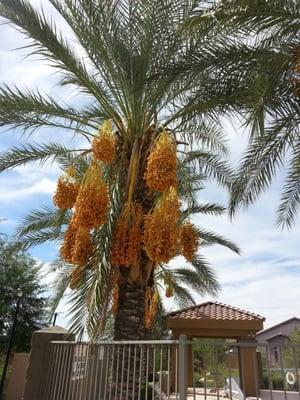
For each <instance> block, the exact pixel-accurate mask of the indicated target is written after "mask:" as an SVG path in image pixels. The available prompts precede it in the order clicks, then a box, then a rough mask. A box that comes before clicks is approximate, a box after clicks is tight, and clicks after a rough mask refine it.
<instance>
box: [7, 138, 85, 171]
mask: <svg viewBox="0 0 300 400" xmlns="http://www.w3.org/2000/svg"><path fill="white" fill-rule="evenodd" d="M85 152H86V150H81V149H68V148H67V147H65V146H63V145H61V144H59V143H55V142H52V143H46V144H38V143H32V144H27V145H23V146H20V147H12V148H11V149H10V150H9V151H7V152H5V153H0V172H3V171H6V170H8V169H12V168H15V167H17V166H19V165H26V164H27V163H29V162H33V161H39V163H40V165H43V164H44V163H45V162H46V161H48V160H51V161H52V162H54V161H56V160H57V159H60V158H61V157H62V156H66V154H68V153H72V154H76V153H79V154H77V155H76V156H77V157H78V155H80V153H85Z"/></svg>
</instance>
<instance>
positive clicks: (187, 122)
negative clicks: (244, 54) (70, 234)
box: [0, 0, 238, 339]
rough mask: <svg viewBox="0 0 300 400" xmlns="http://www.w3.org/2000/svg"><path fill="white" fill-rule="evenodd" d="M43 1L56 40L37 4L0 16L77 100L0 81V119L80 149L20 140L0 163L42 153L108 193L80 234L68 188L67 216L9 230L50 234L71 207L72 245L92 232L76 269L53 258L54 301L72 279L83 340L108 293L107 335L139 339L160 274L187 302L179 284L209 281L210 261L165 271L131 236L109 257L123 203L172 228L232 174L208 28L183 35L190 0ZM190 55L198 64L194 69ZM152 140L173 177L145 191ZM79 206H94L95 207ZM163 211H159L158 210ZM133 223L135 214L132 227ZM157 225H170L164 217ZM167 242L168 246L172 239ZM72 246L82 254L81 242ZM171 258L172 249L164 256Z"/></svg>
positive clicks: (2, 3) (10, 8) (39, 218)
mask: <svg viewBox="0 0 300 400" xmlns="http://www.w3.org/2000/svg"><path fill="white" fill-rule="evenodd" d="M49 3H50V4H51V5H52V6H53V7H54V9H55V10H56V12H58V13H59V14H60V16H61V17H62V18H63V19H64V21H65V23H66V24H67V25H68V27H69V28H70V29H71V31H72V33H73V36H74V39H73V40H71V41H68V40H67V39H66V38H65V37H64V36H63V34H62V33H61V31H60V29H59V28H58V27H57V25H56V23H55V22H54V20H53V19H52V20H50V19H47V17H46V15H45V13H44V12H43V11H37V10H36V9H34V7H32V5H31V4H30V3H29V2H28V1H26V0H0V15H1V16H3V17H4V18H6V19H7V20H8V21H9V22H10V23H11V24H12V25H13V26H14V27H16V29H18V30H19V31H21V32H22V33H23V34H24V35H25V36H26V37H28V38H29V39H30V41H29V44H28V46H27V49H29V50H30V49H31V52H30V54H32V55H39V56H41V57H43V58H44V59H46V60H47V61H48V62H49V63H50V64H51V65H52V67H53V68H54V69H55V70H56V71H59V74H58V79H59V83H60V84H61V85H63V86H65V85H68V86H71V87H72V88H73V89H75V90H76V93H77V94H78V96H77V97H78V98H79V97H80V96H82V101H81V102H80V104H83V105H81V107H78V106H77V107H76V106H75V105H72V104H67V105H66V104H63V103H62V102H61V101H59V100H58V99H57V98H55V97H53V96H50V95H46V94H42V93H41V92H40V91H34V90H31V89H27V90H20V89H18V88H16V87H7V86H3V87H2V88H1V89H0V126H6V127H10V128H18V129H21V130H22V131H26V132H27V133H28V134H29V136H30V135H31V134H33V133H34V132H35V131H36V129H39V128H43V127H48V128H54V129H61V130H64V131H65V132H66V133H67V134H70V135H76V136H77V137H78V138H79V141H80V143H82V145H80V146H78V148H71V147H69V146H67V145H65V144H63V141H62V142H50V143H38V144H36V143H32V142H29V143H28V144H27V145H24V146H20V147H15V148H13V149H11V150H10V151H8V152H6V153H5V154H2V155H1V159H0V170H1V171H5V170H7V169H11V168H14V167H16V166H18V165H24V164H26V163H28V162H32V161H40V162H42V163H43V162H45V161H47V160H51V161H52V162H57V163H58V164H59V165H60V166H61V167H62V168H63V169H67V170H68V171H69V168H70V167H72V168H73V171H75V172H74V173H75V175H76V179H75V178H74V179H75V181H76V185H77V182H80V189H79V192H80V190H81V191H82V192H83V191H84V190H85V189H86V188H87V187H88V188H89V187H90V186H89V185H90V184H91V182H93V184H94V180H93V179H94V178H93V179H92V178H91V176H92V174H95V175H93V177H94V176H97V179H98V178H99V176H100V174H102V177H101V178H99V180H100V181H101V190H102V192H103V193H104V194H106V191H108V194H109V212H108V213H107V215H106V219H105V223H101V224H99V225H97V226H92V228H93V229H92V230H91V226H89V227H88V228H86V227H84V229H83V224H87V223H89V224H90V221H89V220H88V219H86V218H82V219H81V220H80V224H79V223H78V220H79V218H78V209H79V205H78V204H79V198H80V195H78V196H77V200H76V204H75V213H74V212H73V210H71V209H66V208H63V209H59V210H56V209H55V210H54V209H52V208H44V209H42V210H37V211H34V212H32V213H31V214H30V215H29V216H27V217H26V221H25V223H24V224H23V226H22V228H20V230H19V235H20V236H22V238H23V241H24V242H25V244H26V243H27V244H28V245H32V244H39V243H43V242H45V241H49V240H53V241H60V240H61V239H62V237H63V236H64V234H65V231H66V227H67V226H68V229H69V228H70V227H71V223H70V221H71V220H72V216H73V217H74V215H75V214H76V213H77V214H76V217H77V219H76V218H75V217H74V218H73V221H74V220H76V221H75V222H76V224H75V222H74V226H75V225H76V229H77V231H76V232H77V233H76V243H77V239H78V237H79V236H78V232H79V231H80V232H81V233H82V232H84V233H85V234H87V236H86V237H87V239H88V240H89V239H90V235H92V246H91V250H90V251H89V253H88V254H87V255H86V261H85V263H84V265H79V261H78V262H77V263H76V262H74V261H72V263H73V264H76V265H75V266H74V265H73V264H72V265H69V264H66V263H65V262H64V261H63V260H61V259H60V260H59V261H58V263H59V265H60V271H59V273H60V278H59V279H58V287H57V296H56V298H57V299H59V298H60V296H61V295H62V293H64V291H65V289H66V287H67V286H68V284H69V283H70V279H71V281H72V284H73V286H75V290H74V291H73V295H72V307H71V312H72V314H73V327H74V328H77V329H78V328H79V327H81V326H82V324H83V321H84V325H85V326H86V327H87V329H88V331H89V332H90V334H91V335H92V336H94V337H95V336H97V334H98V333H99V331H100V330H101V329H102V328H103V326H104V325H105V321H106V318H107V315H108V311H109V310H110V308H111V302H112V293H114V294H116V297H117V302H116V305H117V307H116V315H115V321H116V322H115V339H141V338H143V337H144V334H145V318H144V315H145V307H146V305H145V304H146V303H145V300H144V299H145V298H146V296H147V293H148V294H149V293H150V296H152V297H151V298H153V297H154V295H155V285H158V284H159V279H163V280H164V281H166V280H167V282H168V284H169V285H170V284H171V285H172V287H173V289H174V290H175V294H176V295H177V296H178V297H179V298H182V299H183V298H185V299H186V298H188V299H189V301H192V298H191V297H190V296H189V294H188V291H186V290H185V289H184V288H182V287H181V286H180V284H179V282H184V283H188V284H190V283H193V286H194V288H197V289H201V290H206V291H209V292H212V291H213V292H214V291H215V290H216V289H217V284H216V282H215V279H214V277H213V275H212V273H211V271H210V269H209V268H208V267H207V265H206V262H205V260H204V259H202V258H201V257H199V256H196V255H194V256H193V257H192V258H191V257H190V261H191V267H190V268H189V269H186V270H183V269H179V270H178V269H177V270H172V269H167V265H166V264H167V261H168V260H167V261H166V260H165V259H162V260H155V259H153V258H154V257H153V256H151V255H149V248H147V246H146V245H145V243H144V241H145V240H144V239H143V241H140V242H139V248H138V253H139V257H138V262H136V263H132V264H130V265H127V266H125V265H122V264H120V265H112V263H111V251H112V246H113V245H114V243H115V242H114V241H115V237H116V236H115V235H116V232H117V228H118V223H119V221H120V219H121V218H122V217H123V215H124V213H125V211H126V212H127V211H128V209H130V210H132V208H133V209H134V210H135V208H134V207H136V206H139V209H141V210H142V213H143V215H146V216H147V217H146V218H148V221H149V219H150V218H151V217H152V216H153V214H154V210H156V209H158V208H159V207H162V205H164V204H166V205H167V206H168V207H169V208H168V210H169V211H170V214H172V215H173V213H174V215H175V214H176V221H175V222H176V224H175V225H172V226H173V228H174V229H175V231H176V235H177V232H178V235H179V232H181V230H180V229H181V227H182V226H183V225H182V224H183V223H184V221H186V220H187V219H188V218H189V216H190V215H192V214H193V213H199V212H200V213H201V212H202V213H217V214H218V213H222V212H223V211H224V210H223V208H222V207H220V206H218V205H201V204H200V205H199V204H197V201H196V194H197V192H198V191H199V189H201V188H202V187H203V180H204V179H215V180H216V181H217V182H218V183H219V184H221V185H223V186H224V187H225V188H229V187H230V185H231V181H232V174H231V171H230V168H229V167H228V165H227V163H226V161H224V155H225V153H226V151H225V148H224V144H223V142H222V135H221V133H220V129H219V127H218V121H219V119H218V117H219V115H220V114H221V113H222V112H224V111H226V110H227V109H228V107H229V106H227V101H226V98H225V97H226V96H224V93H223V89H224V87H223V84H222V82H221V83H219V84H218V81H217V79H216V75H215V73H214V65H215V64H216V58H217V57H218V46H216V53H214V47H213V37H211V34H210V31H209V30H207V31H206V32H204V31H203V32H202V35H201V36H199V38H198V39H197V40H195V39H194V37H192V36H191V35H189V34H186V32H185V24H186V21H187V20H188V19H189V18H190V17H191V16H192V15H193V14H194V12H195V10H197V8H198V6H199V4H200V3H201V1H189V0H180V1H176V2H174V1H171V0H159V1H158V0H154V1H153V0H143V1H138V2H136V1H131V0H128V1H119V0H102V1H95V0H65V1H59V0H49ZM75 40H76V47H75V48H74V45H73V43H74V42H75ZM199 63H202V64H201V65H202V70H201V71H200V73H199V68H198V66H199ZM195 65H197V69H196V68H195ZM77 104H78V103H77ZM228 104H230V102H229V101H228ZM105 121H106V122H105ZM103 123H104V125H105V126H106V128H107V127H109V129H108V128H107V129H108V130H109V135H108V136H106V139H108V140H111V142H110V144H111V145H112V144H113V146H114V147H113V149H112V150H115V151H116V156H115V157H114V159H113V160H111V161H112V163H110V164H109V163H106V162H103V159H101V158H100V160H98V159H97V160H96V155H95V154H96V153H95V150H94V149H93V145H94V143H95V140H98V139H99V138H100V136H101V134H102V133H103V129H104V128H103V126H104V125H102V124H103ZM100 126H102V128H101V129H100V136H99V127H100ZM101 132H102V133H101ZM105 132H106V133H107V131H105ZM162 137H164V139H165V140H167V142H168V143H169V149H170V148H172V149H175V157H176V171H175V173H176V174H177V175H176V179H175V180H176V182H173V184H172V185H175V186H176V190H175V189H174V188H173V189H172V188H170V187H169V188H168V189H167V190H166V191H165V192H164V193H161V191H160V190H152V189H151V188H149V185H147V183H146V181H145V179H144V176H145V173H146V171H147V168H148V164H149V157H150V155H151V154H152V152H153V149H154V148H155V146H156V145H157V143H158V142H159V140H160V138H162ZM172 151H173V150H172ZM111 154H112V153H110V154H108V156H109V157H110V156H111ZM168 160H169V159H168ZM105 161H107V160H105ZM163 166H164V165H163ZM160 167H161V165H160ZM173 172H174V171H173ZM69 177H70V176H69ZM162 178H165V176H162ZM72 179H73V177H72ZM72 182H73V181H72ZM73 184H74V185H75V183H72V185H73ZM96 189H97V190H96V191H95V192H94V194H95V196H96V197H97V198H98V197H99V196H100V195H101V196H102V195H103V196H104V194H103V193H102V192H101V193H100V186H97V187H96ZM171 191H172V196H173V199H174V198H176V197H177V196H178V197H179V199H180V201H181V209H180V213H179V212H178V215H177V208H176V207H175V209H172V207H171V206H170V203H168V201H169V200H168V199H169V197H168V196H169V194H170V193H171ZM80 193H81V192H80ZM170 196H171V195H170ZM81 199H82V197H81ZM103 199H104V197H103V198H101V199H100V200H101V201H102V200H103ZM93 201H95V199H94V197H93V196H90V197H88V198H85V201H81V203H80V204H81V210H84V211H86V209H85V208H86V207H87V202H88V203H92V204H94V203H93ZM103 204H104V200H103V203H101V206H103ZM77 206H78V207H77ZM90 210H92V212H96V213H98V214H99V212H100V209H98V208H97V207H96V208H95V207H92V208H90ZM98 214H97V215H98ZM85 215H86V214H85ZM166 216H167V213H164V214H163V218H165V217H166ZM134 218H135V217H134ZM102 222H103V221H102ZM158 222H161V223H163V221H158ZM143 225H144V223H143V220H141V222H139V226H138V232H139V233H141V229H142V227H143ZM163 228H164V229H166V230H167V231H168V229H169V230H170V229H171V228H170V226H169V225H168V224H166V226H163ZM128 229H129V228H128ZM144 230H145V231H146V223H145V226H144ZM159 233H160V232H159ZM168 233H170V232H168ZM192 233H193V234H194V235H196V236H197V237H198V236H200V237H201V239H202V240H203V244H202V246H203V245H208V244H212V243H219V244H221V245H225V246H227V247H229V248H230V249H232V250H233V251H235V252H238V249H237V248H236V246H235V245H234V244H232V243H231V242H230V241H226V240H225V239H223V238H222V237H220V236H218V235H216V234H214V233H212V232H209V231H205V230H204V229H199V230H195V229H194V230H193V228H192ZM141 234H142V233H141ZM64 237H65V241H66V236H64ZM144 238H145V235H144ZM175 239H176V243H177V240H178V239H179V237H178V238H177V236H176V238H175ZM193 239H194V240H195V237H193ZM161 240H164V238H162V239H161ZM174 243H175V242H174ZM79 244H80V245H81V247H80V250H81V252H79V256H82V253H83V252H84V251H86V250H87V248H88V247H89V246H88V247H83V246H82V243H79ZM89 244H90V243H89ZM161 244H162V243H159V245H161ZM156 249H157V248H154V250H156ZM165 250H168V251H170V249H165ZM72 251H73V253H74V246H73V247H72ZM178 254H179V250H178V248H177V245H176V246H175V247H174V249H173V255H178ZM77 264H78V265H77ZM70 274H71V277H70ZM196 275H197V277H196ZM205 276H206V278H205ZM116 277H117V284H116ZM205 279H206V280H205ZM156 302H157V300H156ZM128 321H130V323H128Z"/></svg>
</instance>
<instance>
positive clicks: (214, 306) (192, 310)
mask: <svg viewBox="0 0 300 400" xmlns="http://www.w3.org/2000/svg"><path fill="white" fill-rule="evenodd" d="M167 316H168V317H169V318H172V319H173V318H174V319H189V320H191V319H193V320H195V319H202V320H227V321H232V320H239V321H241V320H242V321H245V320H247V321H252V320H260V321H264V320H265V318H263V317H261V316H260V315H258V314H253V313H250V312H248V311H245V310H241V309H239V308H236V307H232V306H229V305H227V304H223V303H219V302H213V301H208V302H206V303H202V304H198V305H196V306H192V307H188V308H184V309H182V310H178V311H174V312H171V313H169V314H168V315H167Z"/></svg>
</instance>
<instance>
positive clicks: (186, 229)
mask: <svg viewBox="0 0 300 400" xmlns="http://www.w3.org/2000/svg"><path fill="white" fill-rule="evenodd" d="M180 246H181V253H182V255H183V256H184V257H185V259H186V260H187V261H189V262H192V260H193V258H194V256H195V254H196V252H197V250H198V247H199V235H198V232H197V229H196V227H195V226H194V225H193V224H192V223H191V222H189V221H187V222H184V224H183V225H182V227H181V232H180Z"/></svg>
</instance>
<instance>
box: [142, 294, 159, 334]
mask: <svg viewBox="0 0 300 400" xmlns="http://www.w3.org/2000/svg"><path fill="white" fill-rule="evenodd" d="M158 299H159V296H158V292H157V291H155V292H154V293H152V289H151V287H149V286H148V287H147V289H146V297H145V327H146V329H151V328H152V327H153V323H154V318H155V315H156V312H157V306H158Z"/></svg>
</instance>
